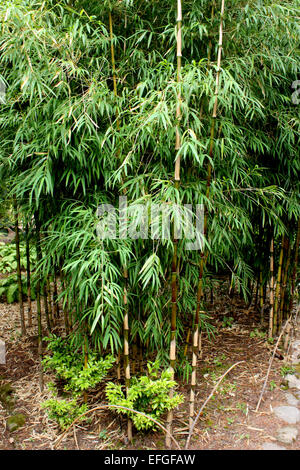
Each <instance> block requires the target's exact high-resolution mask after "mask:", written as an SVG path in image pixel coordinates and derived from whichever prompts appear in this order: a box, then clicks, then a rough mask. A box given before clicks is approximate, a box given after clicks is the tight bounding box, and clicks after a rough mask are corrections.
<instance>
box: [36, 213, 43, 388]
mask: <svg viewBox="0 0 300 470" xmlns="http://www.w3.org/2000/svg"><path fill="white" fill-rule="evenodd" d="M34 219H35V227H36V255H37V261H38V262H39V261H40V260H41V259H42V252H41V240H40V221H39V217H38V214H35V216H34ZM36 310H37V323H38V355H39V385H40V391H41V392H42V391H43V390H44V376H43V365H42V360H43V343H42V341H43V340H42V338H43V335H42V309H41V282H40V278H39V277H38V280H37V283H36Z"/></svg>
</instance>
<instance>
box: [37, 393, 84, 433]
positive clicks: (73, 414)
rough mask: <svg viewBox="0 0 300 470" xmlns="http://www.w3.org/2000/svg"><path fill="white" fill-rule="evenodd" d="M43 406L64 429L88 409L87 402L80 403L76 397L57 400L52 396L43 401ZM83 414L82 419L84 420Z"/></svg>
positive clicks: (50, 416)
mask: <svg viewBox="0 0 300 470" xmlns="http://www.w3.org/2000/svg"><path fill="white" fill-rule="evenodd" d="M41 406H42V408H46V409H47V412H48V416H49V418H50V419H52V420H53V421H56V422H57V423H58V425H59V426H60V428H61V429H62V430H64V429H66V428H67V427H68V426H70V424H72V422H73V421H74V420H75V419H76V418H78V417H79V416H80V415H82V414H83V413H85V412H86V411H87V410H88V407H87V405H86V404H83V405H78V404H77V401H76V399H73V400H57V399H54V398H51V399H49V400H46V401H45V402H44V403H42V405H41ZM84 419H85V417H84V416H82V417H81V418H80V421H82V420H84Z"/></svg>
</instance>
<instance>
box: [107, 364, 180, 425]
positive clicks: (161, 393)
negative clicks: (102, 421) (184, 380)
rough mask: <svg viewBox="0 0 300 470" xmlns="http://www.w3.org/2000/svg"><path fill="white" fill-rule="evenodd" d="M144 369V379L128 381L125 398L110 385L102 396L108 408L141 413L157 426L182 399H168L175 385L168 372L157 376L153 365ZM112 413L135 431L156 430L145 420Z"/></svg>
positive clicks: (132, 414) (137, 416) (127, 413)
mask: <svg viewBox="0 0 300 470" xmlns="http://www.w3.org/2000/svg"><path fill="white" fill-rule="evenodd" d="M147 368H148V375H143V376H142V377H139V378H135V377H133V378H132V379H131V383H130V387H129V389H128V393H127V397H126V396H125V394H124V392H123V390H122V386H121V385H117V384H114V383H112V382H109V383H108V384H107V386H106V396H107V399H108V402H109V404H110V405H119V406H124V407H127V408H130V409H132V410H136V411H139V412H142V413H145V414H147V415H148V416H150V417H151V418H153V419H155V420H156V421H159V422H160V418H161V416H162V415H163V414H164V413H165V412H166V411H167V410H172V409H174V408H176V407H177V406H178V405H179V404H180V403H182V402H183V396H182V395H181V394H178V393H174V396H173V397H172V398H170V397H169V391H170V389H171V388H173V387H175V385H176V382H175V381H174V380H171V373H170V371H168V370H165V371H163V372H162V373H161V374H160V373H159V363H158V362H157V361H156V362H155V363H151V362H150V363H148V364H147ZM112 410H114V409H113V408H112ZM115 411H116V412H117V413H122V414H125V415H127V416H129V417H130V418H131V419H132V421H133V424H134V425H135V427H136V429H138V430H148V429H156V428H157V425H156V424H155V423H154V422H153V421H151V420H150V419H148V418H147V417H145V416H141V415H138V414H137V413H133V412H132V411H128V410H123V409H115Z"/></svg>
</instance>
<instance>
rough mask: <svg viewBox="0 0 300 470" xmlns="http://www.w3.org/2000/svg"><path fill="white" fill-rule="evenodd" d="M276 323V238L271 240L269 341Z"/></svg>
mask: <svg viewBox="0 0 300 470" xmlns="http://www.w3.org/2000/svg"><path fill="white" fill-rule="evenodd" d="M273 322H274V237H272V239H271V245H270V316H269V333H268V337H269V339H271V338H272V335H273Z"/></svg>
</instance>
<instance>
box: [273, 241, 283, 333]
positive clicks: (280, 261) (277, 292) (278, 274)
mask: <svg viewBox="0 0 300 470" xmlns="http://www.w3.org/2000/svg"><path fill="white" fill-rule="evenodd" d="M283 248H284V235H282V241H281V249H280V255H279V265H278V272H277V281H276V289H275V298H274V321H273V336H274V335H275V334H276V332H277V320H278V305H279V294H280V281H281V270H282V260H283Z"/></svg>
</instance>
